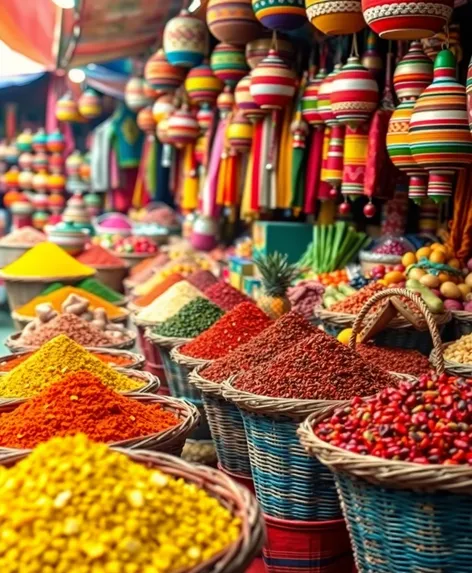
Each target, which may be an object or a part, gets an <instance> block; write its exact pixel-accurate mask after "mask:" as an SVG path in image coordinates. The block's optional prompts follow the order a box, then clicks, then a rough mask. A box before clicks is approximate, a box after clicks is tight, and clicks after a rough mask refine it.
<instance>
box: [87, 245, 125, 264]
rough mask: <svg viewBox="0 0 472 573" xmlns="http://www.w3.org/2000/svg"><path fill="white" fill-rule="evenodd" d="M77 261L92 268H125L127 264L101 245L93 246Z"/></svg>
mask: <svg viewBox="0 0 472 573" xmlns="http://www.w3.org/2000/svg"><path fill="white" fill-rule="evenodd" d="M76 259H77V260H78V261H79V262H81V263H83V264H84V265H90V266H91V267H125V266H126V263H125V262H124V261H123V260H122V259H120V257H117V256H115V255H114V254H113V253H111V252H110V251H108V250H107V249H104V248H103V247H101V246H100V245H92V246H91V247H90V248H88V249H87V250H86V251H84V252H83V253H81V254H80V255H79V256H78V257H76Z"/></svg>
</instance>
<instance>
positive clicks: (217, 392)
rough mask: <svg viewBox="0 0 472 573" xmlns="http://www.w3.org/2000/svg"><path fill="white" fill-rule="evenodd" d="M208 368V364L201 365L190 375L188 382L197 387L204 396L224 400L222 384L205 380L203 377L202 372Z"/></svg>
mask: <svg viewBox="0 0 472 573" xmlns="http://www.w3.org/2000/svg"><path fill="white" fill-rule="evenodd" d="M206 366H208V364H200V366H197V367H196V368H194V369H193V370H192V371H191V372H190V373H189V376H188V381H189V382H190V384H193V385H194V386H196V387H197V388H198V389H199V390H200V391H201V392H202V393H203V394H207V395H212V396H219V397H221V398H224V396H223V387H222V383H218V382H214V381H213V380H208V379H206V378H203V376H202V375H201V374H200V371H201V370H203V369H204V368H206ZM225 399H226V398H225Z"/></svg>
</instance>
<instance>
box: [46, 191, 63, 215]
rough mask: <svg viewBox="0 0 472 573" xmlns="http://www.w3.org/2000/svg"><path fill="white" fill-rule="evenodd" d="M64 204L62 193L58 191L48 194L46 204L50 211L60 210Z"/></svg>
mask: <svg viewBox="0 0 472 573" xmlns="http://www.w3.org/2000/svg"><path fill="white" fill-rule="evenodd" d="M65 204H66V199H65V197H64V195H60V194H59V193H51V195H49V196H48V204H47V206H48V208H49V209H50V210H51V211H52V212H56V211H61V210H62V209H63V208H64V205H65Z"/></svg>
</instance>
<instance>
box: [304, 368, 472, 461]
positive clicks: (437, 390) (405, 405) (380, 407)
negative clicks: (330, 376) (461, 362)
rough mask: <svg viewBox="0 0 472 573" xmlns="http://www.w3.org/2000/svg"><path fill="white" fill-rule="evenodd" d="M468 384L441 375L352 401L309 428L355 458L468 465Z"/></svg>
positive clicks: (471, 385)
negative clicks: (364, 456) (361, 455)
mask: <svg viewBox="0 0 472 573" xmlns="http://www.w3.org/2000/svg"><path fill="white" fill-rule="evenodd" d="M471 424H472V380H463V379H461V378H455V377H452V376H451V377H450V376H447V374H442V375H441V376H436V375H433V376H430V375H423V376H421V378H420V379H419V380H418V381H415V382H413V383H411V382H402V383H401V384H400V385H399V387H398V388H386V389H384V390H382V392H380V393H379V394H378V395H377V396H373V397H372V398H370V399H369V400H367V401H365V402H364V401H362V400H361V399H359V398H355V399H354V400H353V401H352V402H351V404H350V405H349V406H347V407H345V408H342V409H339V410H337V411H336V412H335V413H334V415H333V416H332V417H331V418H330V419H329V420H327V421H325V422H322V423H320V424H319V425H318V426H316V427H315V428H314V431H315V433H316V434H317V435H318V436H319V437H320V438H321V439H322V440H324V441H325V442H329V443H330V444H332V445H333V446H338V447H339V448H343V449H345V450H349V451H351V452H355V453H358V454H364V455H367V454H369V455H372V456H377V457H380V458H385V459H389V460H402V461H408V462H415V463H420V464H444V465H458V464H471V465H472V434H471V432H470V428H471Z"/></svg>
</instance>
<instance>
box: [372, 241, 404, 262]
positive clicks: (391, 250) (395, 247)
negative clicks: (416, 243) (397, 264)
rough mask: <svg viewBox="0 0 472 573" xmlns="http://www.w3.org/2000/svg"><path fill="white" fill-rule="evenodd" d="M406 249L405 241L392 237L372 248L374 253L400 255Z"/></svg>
mask: <svg viewBox="0 0 472 573" xmlns="http://www.w3.org/2000/svg"><path fill="white" fill-rule="evenodd" d="M407 250H408V247H407V246H406V244H405V241H404V240H402V239H396V238H394V237H392V238H388V239H386V240H385V241H383V242H382V243H381V244H380V245H378V246H377V247H374V248H373V249H372V252H373V253H375V254H376V255H397V256H398V257H401V256H402V255H404V254H405V252H406V251H407Z"/></svg>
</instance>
